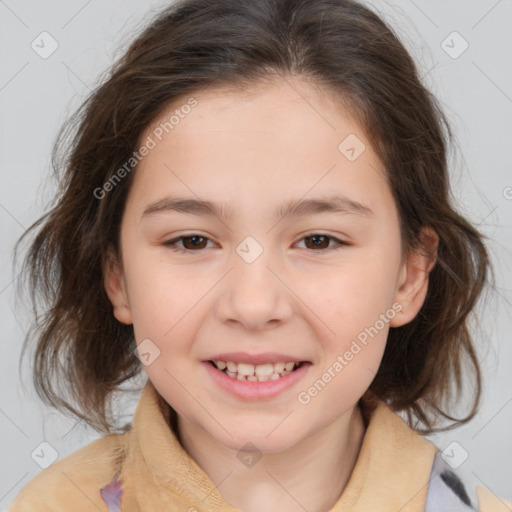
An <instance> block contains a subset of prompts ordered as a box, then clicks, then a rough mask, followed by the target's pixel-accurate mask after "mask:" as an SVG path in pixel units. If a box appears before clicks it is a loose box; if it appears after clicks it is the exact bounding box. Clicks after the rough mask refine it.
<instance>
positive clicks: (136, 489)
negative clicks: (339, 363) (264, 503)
mask: <svg viewBox="0 0 512 512" xmlns="http://www.w3.org/2000/svg"><path fill="white" fill-rule="evenodd" d="M171 411H172V412H171ZM173 413H174V414H176V413H175V412H174V411H173V410H172V409H171V408H170V406H169V405H168V404H167V402H165V400H164V399H163V398H162V397H161V396H160V395H159V393H158V392H157V390H156V389H155V388H154V386H153V385H152V383H151V381H150V380H148V381H147V382H146V384H145V385H144V387H143V389H142V393H141V395H140V398H139V402H138V404H137V407H136V410H135V414H134V417H133V422H132V425H131V427H130V430H129V431H128V432H125V433H121V434H117V433H111V434H107V435H105V436H103V437H101V438H99V439H97V440H95V441H93V442H92V443H90V444H88V445H86V446H84V447H83V448H81V449H79V450H77V451H75V452H74V453H72V454H70V455H68V456H67V457H64V458H63V459H61V460H58V461H56V462H54V463H53V464H52V465H51V466H49V467H48V468H46V469H44V470H43V471H42V472H40V473H39V474H37V475H36V476H35V477H34V478H33V479H32V480H31V481H30V482H28V483H27V484H26V485H25V486H24V487H23V488H22V489H21V491H20V492H19V494H18V495H17V496H16V498H15V500H14V501H13V503H12V504H11V506H10V507H9V509H8V512H33V511H38V512H46V511H52V512H70V511H71V510H73V511H74V512H97V511H98V510H101V511H107V512H142V511H151V512H156V511H160V510H166V511H167V510H181V511H183V512H206V511H214V512H217V511H218V512H237V511H238V512H239V510H238V509H236V508H235V507H233V506H231V505H230V504H229V503H227V502H226V501H225V500H224V499H223V497H222V496H221V494H220V492H219V490H218V489H217V488H216V486H215V484H214V483H213V482H212V480H211V479H210V478H209V476H208V475H207V474H206V473H205V472H204V471H203V470H202V469H201V467H199V466H198V465H197V463H196V462H195V461H194V459H192V457H190V455H189V454H188V453H187V452H186V451H185V449H184V448H183V446H182V445H181V443H180V441H179V439H178V436H177V433H176V429H175V427H174V426H173V418H172V414H173ZM365 419H366V423H367V428H366V432H365V434H364V438H363V442H362V445H361V450H360V453H359V455H358V458H357V461H356V464H355V466H354V468H353V471H352V473H351V476H350V478H349V481H348V483H347V485H346V487H345V489H344V490H343V492H342V493H341V496H340V497H339V499H338V500H337V502H336V504H335V505H334V506H333V507H332V508H331V510H330V512H349V511H350V512H369V511H372V512H397V511H400V512H425V511H426V512H443V511H450V512H454V511H457V510H461V511H467V510H479V511H480V512H511V511H512V505H511V504H510V503H508V502H505V501H503V500H501V499H500V498H498V497H496V496H494V495H493V494H492V493H491V492H490V491H488V490H487V489H485V488H483V487H478V488H477V494H478V501H479V504H478V508H473V505H472V504H471V503H469V504H468V503H467V500H466V498H467V496H465V490H464V485H463V484H462V482H461V481H460V480H459V479H458V477H457V476H456V475H455V473H454V472H453V471H451V469H450V468H449V467H448V466H447V465H446V463H445V462H444V461H443V459H442V457H440V452H439V451H438V449H437V448H436V446H435V445H434V444H433V443H431V442H430V441H428V440H427V439H425V438H423V437H422V436H420V435H419V434H418V433H417V432H415V431H414V430H413V429H411V428H410V427H409V426H407V424H406V423H405V422H404V421H403V419H402V418H401V417H400V416H398V415H397V414H396V413H395V412H393V411H392V410H391V409H390V408H389V407H388V406H387V405H386V404H385V403H384V402H383V401H380V400H377V401H376V405H375V406H374V407H373V408H372V409H371V410H368V411H366V412H365ZM461 489H462V490H461Z"/></svg>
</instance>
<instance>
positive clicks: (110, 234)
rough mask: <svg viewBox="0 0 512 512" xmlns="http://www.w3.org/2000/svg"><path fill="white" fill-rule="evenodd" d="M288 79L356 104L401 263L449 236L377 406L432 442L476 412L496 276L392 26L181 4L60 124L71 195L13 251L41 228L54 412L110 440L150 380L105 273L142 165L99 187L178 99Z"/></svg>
mask: <svg viewBox="0 0 512 512" xmlns="http://www.w3.org/2000/svg"><path fill="white" fill-rule="evenodd" d="M287 76H288V77H290V76H297V77H302V78H304V79H308V80H313V81H314V82H315V83H317V84H320V85H321V86H323V87H326V88H328V89H329V90H330V91H334V92H335V94H336V95H337V97H339V98H340V99H341V100H342V101H345V102H346V103H347V105H350V108H351V109H352V112H353V113H354V115H355V116H356V119H358V120H359V122H360V124H361V126H362V127H363V128H364V129H365V130H366V134H367V136H368V138H369V140H370V141H371V143H372V145H373V147H374V149H375V150H376V152H377V154H378V155H379V157H380V159H381V161H382V162H383V163H384V165H385V168H386V170H387V173H388V176H387V177H388V180H389V183H390V187H391V189H392V192H393V194H394V197H395V200H396V204H397V207H398V212H399V216H400V225H401V232H402V244H403V250H404V252H405V251H408V250H409V249H415V250H420V249H421V241H420V239H419V230H420V227H422V226H431V227H432V228H433V229H434V230H435V231H436V233H437V234H438V236H439V247H438V253H437V263H436V265H435V266H434V268H433V270H432V271H431V273H430V275H429V279H430V282H429V283H430V284H429V288H428V294H427V297H426V299H425V303H424V304H423V307H422V308H421V310H420V312H419V313H418V315H417V316H416V318H415V319H414V320H413V321H411V322H409V323H408V324H407V325H404V326H403V327H398V328H391V329H390V332H389V337H388V343H387V346H386V349H385V353H384V357H383V361H382V364H381V366H380V368H379V371H378V373H377V375H376V377H375V379H374V380H373V382H372V384H371V386H370V390H369V393H370V395H371V394H372V393H373V394H374V396H377V397H379V398H381V399H383V400H385V401H386V402H387V403H388V404H389V405H390V406H391V407H392V408H394V409H395V410H397V411H403V412H404V413H405V414H406V415H407V417H408V419H409V423H412V419H413V417H416V418H417V419H418V420H419V421H420V422H421V423H422V424H423V425H424V428H422V429H420V428H419V427H417V430H418V431H421V432H429V431H430V432H431V431H434V430H439V429H437V427H436V424H437V419H438V417H439V416H441V417H444V418H445V419H449V420H451V421H452V422H453V424H452V425H450V426H454V425H456V424H460V423H462V422H465V421H468V420H469V419H470V418H472V417H473V416H474V414H475V413H476V411H477V407H478V403H479V399H480V391H481V375H480V369H479V365H478V362H477V357H476V354H475V350H474V347H473V344H472V339H471V336H470V332H469V327H468V322H469V320H470V316H469V313H470V312H471V311H472V310H473V308H474V306H475V305H476V303H477V299H478V297H479V295H480V293H481V291H482V289H483V287H484V285H485V283H486V281H487V279H488V269H489V260H488V255H487V251H486V249H485V246H484V245H483V242H482V239H483V235H481V234H480V233H479V232H478V231H477V230H476V229H475V228H474V227H472V226H471V224H470V223H469V222H468V221H466V220H465V219H464V218H463V217H462V216H461V215H459V214H458V213H457V212H456V211H455V209H454V208H453V207H452V204H451V203H452V198H451V196H450V190H449V181H448V170H447V167H448V165H447V158H446V150H447V146H448V142H452V139H453V136H452V133H451V131H450V128H449V125H448V123H447V120H446V118H445V115H444V114H443V112H442V110H441V108H440V106H439V104H438V102H437V101H436V99H435V98H434V97H433V95H432V94H431V93H430V92H429V91H428V90H427V89H426V88H425V87H424V86H423V85H422V83H421V80H420V78H419V76H418V71H417V69H416V66H415V64H414V62H413V60H412V59H411V57H410V55H409V54H408V52H407V50H406V49H405V48H404V46H403V45H402V43H401V42H400V41H399V38H398V37H397V36H396V35H395V33H394V32H393V31H392V29H391V28H389V27H388V26H387V25H386V24H385V23H384V21H383V20H381V19H380V18H379V16H377V15H376V14H375V13H374V12H372V11H371V10H369V9H368V8H366V7H364V6H363V5H361V4H359V3H357V2H355V1H351V0H254V1H250V2H249V1H246V0H182V1H178V2H175V3H173V4H172V5H170V6H169V7H168V8H167V9H165V10H164V11H163V12H161V13H160V14H159V15H158V16H156V18H155V19H154V20H152V22H151V24H150V25H149V26H148V27H147V28H145V29H144V30H143V31H142V33H141V34H140V35H139V36H138V37H137V39H136V40H135V41H134V42H133V43H132V44H131V46H130V47H129V48H128V50H127V51H126V53H125V54H124V55H123V56H122V57H121V58H120V59H119V60H118V61H117V62H116V63H115V64H114V66H113V67H112V69H111V71H110V73H109V75H108V77H106V79H105V80H104V82H103V83H102V84H101V85H100V86H98V87H97V88H96V89H95V90H94V91H93V93H92V94H91V95H90V96H89V97H88V98H87V99H86V101H85V102H84V103H83V104H82V106H81V107H80V108H79V109H78V110H77V112H76V113H75V115H74V116H73V117H71V118H70V119H69V120H68V122H67V123H66V124H65V125H64V126H63V127H62V129H61V130H60V132H59V134H58V138H57V141H56V144H55V147H54V150H53V153H52V165H53V168H54V170H55V172H56V175H57V177H58V179H59V183H60V190H59V194H58V195H57V196H56V197H55V199H54V204H53V205H51V209H50V210H49V211H48V212H47V213H46V214H45V215H43V216H42V217H41V218H40V219H39V220H37V221H36V222H35V223H34V224H33V225H32V226H30V227H29V228H28V230H27V231H26V232H25V233H24V234H23V235H22V237H20V240H18V243H17V244H16V251H17V250H18V245H19V243H20V242H21V240H22V239H23V238H24V237H25V236H26V235H27V234H28V233H29V232H32V231H33V230H35V229H36V228H37V233H36V236H35V238H34V240H33V241H32V242H31V245H30V248H29V251H28V252H27V255H26V258H25V260H24V263H23V269H22V271H23V273H22V279H21V281H22V282H23V283H26V282H28V285H29V289H30V298H31V301H32V307H33V311H34V314H35V315H36V318H35V321H34V324H33V326H32V329H31V330H30V331H29V333H28V334H27V338H26V339H25V343H24V347H23V353H24V352H25V349H26V347H27V344H28V341H29V340H30V339H32V338H35V339H36V346H35V352H34V355H33V357H34V367H33V379H34V383H35V388H36V390H37V392H38V394H39V396H40V397H41V399H42V400H43V401H45V402H46V403H47V404H50V405H53V406H55V407H57V408H59V409H60V410H61V411H63V412H66V411H69V412H71V413H73V414H74V415H76V416H78V417H80V418H81V419H83V420H85V421H86V422H87V423H88V424H89V425H90V426H91V427H93V428H94V429H96V430H98V431H112V430H113V428H114V426H115V425H114V424H113V423H112V422H111V416H110V410H109V407H110V406H109V405H108V404H109V400H111V398H112V396H113V394H114V392H116V391H119V389H120V386H121V384H122V383H123V382H125V381H127V380H128V379H130V378H132V377H134V376H136V375H137V374H139V373H140V371H141V365H140V362H139V360H138V359H137V358H136V357H135V356H134V349H135V346H136V345H135V339H134V334H133V327H132V326H127V325H124V324H121V323H120V322H118V321H117V320H116V319H115V318H114V316H113V314H112V305H111V303H110V302H109V300H108V298H107V295H106V293H105V290H104V287H103V272H102V268H104V264H105V261H106V259H105V258H106V255H107V250H108V248H109V247H113V248H114V249H115V251H117V254H119V228H120V221H121V218H122V214H123V209H124V204H125V199H126V197H127V193H128V190H129V188H130V184H131V182H132V176H133V173H134V172H136V169H135V168H134V170H132V172H128V173H126V176H125V177H124V178H123V179H121V180H118V182H116V186H115V187H112V188H111V190H109V191H108V193H102V194H100V195H101V198H100V199H98V197H97V196H98V194H95V193H94V191H95V190H98V189H99V188H101V187H103V186H104V184H105V183H107V182H109V180H113V179H114V175H115V174H116V172H118V171H119V169H120V168H122V167H123V166H124V165H125V164H126V162H127V161H129V159H130V158H131V157H132V155H133V152H134V150H135V149H137V148H138V147H139V146H138V144H139V143H140V138H141V136H142V134H143V133H144V131H145V129H147V127H148V126H150V125H151V123H152V122H153V121H154V120H155V119H156V118H157V117H158V116H159V115H160V114H161V113H162V112H163V111H164V109H166V108H168V106H169V105H170V104H172V103H175V102H176V101H177V99H178V98H183V97H186V96H190V95H191V94H192V93H194V92H200V91H201V90H204V89H207V88H212V87H238V86H241V85H251V84H255V83H256V82H258V81H261V80H265V79H272V78H276V77H277V78H279V77H287ZM61 153H62V154H61ZM102 190H104V189H102ZM16 251H15V253H16ZM20 285H21V283H20V284H19V286H20ZM20 287H21V286H20ZM40 301H42V304H43V310H44V314H43V315H39V314H38V304H39V302H40ZM465 362H469V370H470V375H472V376H473V377H474V382H475V397H474V401H473V403H472V404H471V410H470V411H469V413H468V414H467V415H466V416H465V417H463V418H462V419H456V418H454V417H452V416H451V415H450V413H449V412H448V411H449V410H450V409H449V407H450V405H449V404H450V403H451V402H450V400H452V399H453V398H455V397H458V396H459V395H460V393H461V388H462V384H461V381H462V373H463V372H462V369H463V368H464V364H465ZM66 393H69V398H68V397H67V396H66ZM370 395H369V396H370ZM127 428H128V426H124V427H123V428H122V429H121V430H122V431H125V430H126V429H127ZM415 428H416V427H415ZM444 428H448V427H444Z"/></svg>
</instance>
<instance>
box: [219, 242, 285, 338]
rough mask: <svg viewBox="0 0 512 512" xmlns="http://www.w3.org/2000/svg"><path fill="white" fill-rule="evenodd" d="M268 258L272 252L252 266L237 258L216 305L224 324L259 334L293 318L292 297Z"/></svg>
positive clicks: (264, 252) (221, 288)
mask: <svg viewBox="0 0 512 512" xmlns="http://www.w3.org/2000/svg"><path fill="white" fill-rule="evenodd" d="M269 255H270V251H263V253H262V254H261V255H260V256H259V257H258V258H257V259H256V260H255V261H253V262H251V263H249V262H247V261H245V260H244V259H243V258H242V257H240V256H239V255H238V254H235V255H234V257H233V259H232V264H233V265H232V266H233V268H232V270H231V272H229V273H228V275H227V276H226V277H225V278H224V279H223V283H222V285H221V287H220V293H219V296H218V299H217V301H216V305H215V312H216V314H217V317H218V319H219V320H220V321H221V322H223V323H231V324H238V325H240V326H243V327H245V329H247V330H255V331H258V330H266V329H269V328H272V327H277V326H278V325H281V324H282V323H283V322H285V321H286V320H288V319H289V318H290V317H291V316H292V313H293V304H292V297H293V293H292V292H291V291H290V289H289V288H288V287H287V286H286V279H285V276H283V275H280V274H282V272H280V270H279V266H278V265H277V264H276V261H275V260H274V262H272V259H271V258H270V257H269Z"/></svg>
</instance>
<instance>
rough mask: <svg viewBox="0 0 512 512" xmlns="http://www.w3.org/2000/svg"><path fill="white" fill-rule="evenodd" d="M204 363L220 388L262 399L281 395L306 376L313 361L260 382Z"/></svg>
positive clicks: (250, 397) (239, 395)
mask: <svg viewBox="0 0 512 512" xmlns="http://www.w3.org/2000/svg"><path fill="white" fill-rule="evenodd" d="M202 364H203V365H204V366H205V368H206V371H207V372H208V373H209V374H210V375H211V377H212V379H213V381H214V382H216V383H217V384H218V386H219V387H220V388H222V389H223V390H225V391H227V392H228V393H231V394H232V395H234V396H236V397H238V398H243V399H245V400H260V399H263V398H273V397H275V396H277V395H279V394H280V393H282V392H283V391H285V390H286V389H289V388H290V387H292V386H293V385H294V384H296V383H297V382H298V381H299V380H300V379H301V378H302V377H304V375H305V374H306V373H307V371H308V369H309V367H310V366H311V363H302V365H301V366H300V367H299V368H297V369H296V370H295V371H293V372H292V373H289V374H288V375H285V376H284V377H279V379H276V380H267V381H262V382H259V381H250V380H238V379H235V378H233V377H229V376H228V375H226V374H225V373H224V372H221V371H220V370H218V369H217V368H215V367H214V366H213V365H212V364H211V363H210V362H209V361H203V363H202Z"/></svg>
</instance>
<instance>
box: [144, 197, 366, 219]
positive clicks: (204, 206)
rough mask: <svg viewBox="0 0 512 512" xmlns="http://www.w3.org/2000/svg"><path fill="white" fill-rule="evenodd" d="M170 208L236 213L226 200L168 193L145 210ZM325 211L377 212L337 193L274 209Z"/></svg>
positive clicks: (278, 213)
mask: <svg viewBox="0 0 512 512" xmlns="http://www.w3.org/2000/svg"><path fill="white" fill-rule="evenodd" d="M169 212H179V213H188V214H193V215H206V216H215V217H219V218H222V219H231V218H232V217H233V212H232V210H231V209H229V208H228V207H227V206H226V205H225V204H223V203H215V202H212V201H205V200H202V199H194V198H189V197H165V198H163V199H161V200H159V201H157V202H155V203H152V204H150V205H148V206H147V207H146V208H145V210H144V212H143V213H142V218H145V217H149V216H153V215H155V214H160V213H169ZM324 212H329V213H345V214H356V215H361V216H365V217H371V216H374V212H373V211H372V210H371V209H370V208H369V207H368V206H366V205H364V204H362V203H360V202H359V201H355V200H353V199H349V198H348V197H345V196H340V195H337V196H329V197H323V198H315V199H292V200H290V201H287V202H286V203H283V204H282V205H281V206H280V207H279V208H277V210H275V211H274V214H273V219H274V220H282V219H285V218H290V217H299V216H306V215H313V214H315V213H324Z"/></svg>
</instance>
